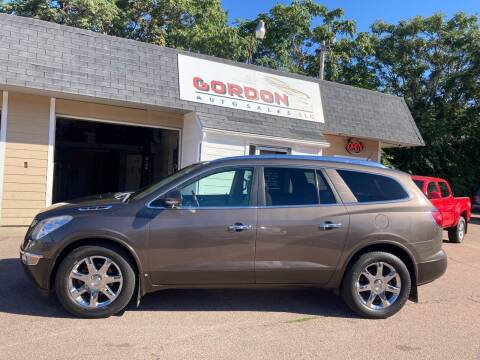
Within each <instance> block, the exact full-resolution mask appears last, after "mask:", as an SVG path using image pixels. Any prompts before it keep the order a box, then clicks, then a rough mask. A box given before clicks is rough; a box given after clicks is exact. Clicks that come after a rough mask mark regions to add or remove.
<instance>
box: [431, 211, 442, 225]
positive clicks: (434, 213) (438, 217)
mask: <svg viewBox="0 0 480 360" xmlns="http://www.w3.org/2000/svg"><path fill="white" fill-rule="evenodd" d="M432 217H433V220H435V222H436V223H437V225H438V226H440V227H442V220H443V218H442V213H441V212H440V211H438V210H432Z"/></svg>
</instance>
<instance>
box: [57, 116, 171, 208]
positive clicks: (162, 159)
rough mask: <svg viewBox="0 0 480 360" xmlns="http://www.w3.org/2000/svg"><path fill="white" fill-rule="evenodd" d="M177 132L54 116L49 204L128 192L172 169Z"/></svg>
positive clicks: (157, 178) (168, 172)
mask: <svg viewBox="0 0 480 360" xmlns="http://www.w3.org/2000/svg"><path fill="white" fill-rule="evenodd" d="M178 152H179V132H178V131H176V130H168V129H157V128H150V127H142V126H131V125H118V124H109V123H103V122H94V121H84V120H73V119H65V118H57V124H56V134H55V176H54V185H53V202H60V201H65V200H69V199H74V198H78V197H82V196H88V195H94V194H101V193H106V192H117V191H134V190H137V189H139V188H141V187H143V186H146V185H148V184H150V183H152V182H156V181H159V180H161V179H163V178H164V177H166V176H168V175H170V174H172V173H173V172H174V171H176V170H177V168H178Z"/></svg>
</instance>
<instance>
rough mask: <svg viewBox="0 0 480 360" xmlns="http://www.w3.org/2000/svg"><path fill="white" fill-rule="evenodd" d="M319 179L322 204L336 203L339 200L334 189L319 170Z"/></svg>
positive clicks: (319, 193)
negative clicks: (334, 193)
mask: <svg viewBox="0 0 480 360" xmlns="http://www.w3.org/2000/svg"><path fill="white" fill-rule="evenodd" d="M317 181H318V195H319V196H320V204H336V203H337V200H336V199H335V195H333V191H332V189H331V188H330V186H329V185H328V183H327V181H326V180H325V177H324V176H323V174H322V172H321V171H319V170H317Z"/></svg>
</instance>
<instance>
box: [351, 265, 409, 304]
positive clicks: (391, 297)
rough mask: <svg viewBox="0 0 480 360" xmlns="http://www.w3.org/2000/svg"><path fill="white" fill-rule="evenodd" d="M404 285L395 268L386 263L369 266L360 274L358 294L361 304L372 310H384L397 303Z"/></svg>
mask: <svg viewBox="0 0 480 360" xmlns="http://www.w3.org/2000/svg"><path fill="white" fill-rule="evenodd" d="M401 289H402V283H401V280H400V275H398V273H397V271H396V270H395V268H394V267H393V266H391V265H389V264H387V263H385V262H376V263H373V264H369V265H367V266H366V267H365V269H364V270H363V271H362V272H361V273H360V276H359V277H358V279H357V282H356V290H357V291H356V293H357V296H358V298H359V300H360V302H361V303H362V304H363V305H364V306H366V307H367V308H369V309H371V310H382V309H385V308H388V307H389V306H391V305H392V304H393V303H394V302H395V301H397V299H398V297H399V295H400V291H401Z"/></svg>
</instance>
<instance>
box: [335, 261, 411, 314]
mask: <svg viewBox="0 0 480 360" xmlns="http://www.w3.org/2000/svg"><path fill="white" fill-rule="evenodd" d="M377 264H382V269H383V271H382V277H381V278H380V276H378V273H377V271H378V269H379V268H380V266H378V265H377ZM392 270H395V276H394V277H392V278H391V279H390V280H388V279H389V278H390V276H392V275H393V274H394V273H393V272H392ZM367 271H368V273H369V278H367V276H365V275H364V274H366V272H367ZM378 280H382V282H380V281H378ZM357 283H358V284H359V286H358V287H359V288H362V289H363V290H361V291H359V290H357ZM386 285H390V287H389V289H388V290H386V291H385V289H386ZM411 285H412V284H411V278H410V273H409V271H408V269H407V267H406V265H405V263H404V262H403V261H402V260H400V259H399V258H398V257H396V256H395V255H393V254H390V253H387V252H369V253H366V254H363V255H361V256H360V257H359V258H358V259H357V260H356V261H355V262H354V263H353V264H351V266H349V268H348V270H347V272H346V273H345V276H344V279H343V283H342V288H341V295H342V298H343V300H344V301H345V303H346V304H347V305H348V306H349V307H350V309H352V310H353V311H354V312H356V313H357V314H359V315H360V316H362V317H365V318H369V319H386V318H388V317H390V316H392V315H394V314H395V313H397V312H398V311H399V310H400V309H401V308H402V307H403V305H405V303H406V302H407V300H408V296H409V294H410V288H411ZM368 288H370V289H372V290H371V291H369V290H368ZM394 291H395V293H394ZM382 292H383V295H382ZM382 296H383V297H384V299H385V300H386V303H385V302H383V301H382ZM371 298H373V301H372V302H371V303H369V300H371Z"/></svg>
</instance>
